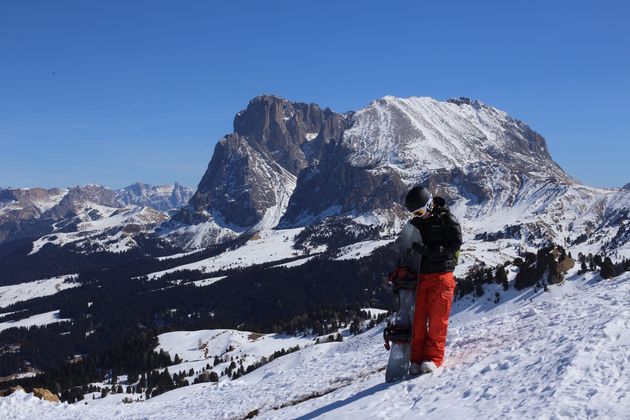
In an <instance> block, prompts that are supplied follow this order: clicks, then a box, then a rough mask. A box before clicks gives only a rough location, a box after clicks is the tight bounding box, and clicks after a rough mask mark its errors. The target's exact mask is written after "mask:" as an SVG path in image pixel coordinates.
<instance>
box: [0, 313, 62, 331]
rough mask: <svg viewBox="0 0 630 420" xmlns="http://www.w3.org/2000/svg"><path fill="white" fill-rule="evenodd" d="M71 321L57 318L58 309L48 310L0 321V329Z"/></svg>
mask: <svg viewBox="0 0 630 420" xmlns="http://www.w3.org/2000/svg"><path fill="white" fill-rule="evenodd" d="M66 321H72V320H71V319H67V318H59V311H58V310H57V311H50V312H46V313H43V314H37V315H33V316H29V317H28V318H24V319H20V320H17V321H7V322H0V331H4V330H6V329H9V328H20V327H27V328H28V327H32V326H34V325H48V324H54V323H56V322H66Z"/></svg>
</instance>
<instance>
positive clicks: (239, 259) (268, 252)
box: [149, 228, 304, 279]
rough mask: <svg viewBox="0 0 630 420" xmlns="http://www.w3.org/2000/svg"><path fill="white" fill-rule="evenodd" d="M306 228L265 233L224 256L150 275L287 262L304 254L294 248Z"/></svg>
mask: <svg viewBox="0 0 630 420" xmlns="http://www.w3.org/2000/svg"><path fill="white" fill-rule="evenodd" d="M302 229H303V228H298V229H285V230H265V231H261V232H260V233H258V234H257V236H255V237H254V238H252V239H251V240H250V241H248V242H247V243H246V244H245V245H243V246H242V247H240V248H236V249H234V250H229V251H226V252H223V253H222V254H220V255H217V256H214V257H210V258H206V259H204V260H201V261H195V262H193V263H189V264H185V265H180V266H178V267H174V268H170V269H168V270H163V271H158V272H155V273H151V274H149V278H153V279H156V278H159V277H160V276H163V275H164V274H166V273H171V272H173V271H177V270H201V271H204V272H206V273H211V272H214V271H218V270H224V269H228V268H238V267H249V266H252V265H256V264H262V263H267V262H271V261H278V260H283V259H286V258H291V257H295V256H299V255H302V254H303V253H304V252H303V251H298V250H296V249H295V248H293V243H294V241H295V236H296V235H297V234H298V233H300V232H301V231H302Z"/></svg>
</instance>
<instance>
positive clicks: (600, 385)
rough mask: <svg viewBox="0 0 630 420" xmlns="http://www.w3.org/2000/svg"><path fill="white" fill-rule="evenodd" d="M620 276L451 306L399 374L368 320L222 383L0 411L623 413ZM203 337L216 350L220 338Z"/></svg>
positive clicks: (628, 285) (22, 404)
mask: <svg viewBox="0 0 630 420" xmlns="http://www.w3.org/2000/svg"><path fill="white" fill-rule="evenodd" d="M629 280H630V274H629V273H626V274H624V275H623V276H620V277H618V278H616V279H614V280H611V281H598V278H597V277H596V276H593V275H589V276H586V277H572V278H570V279H569V280H567V281H566V282H565V283H564V284H563V285H561V286H555V285H554V286H551V290H552V292H550V293H544V295H541V296H540V297H536V298H534V299H533V300H532V301H530V300H529V299H519V298H518V297H514V298H513V299H511V300H510V301H509V303H508V304H507V305H506V306H505V307H506V308H507V309H508V310H507V312H506V311H504V310H492V309H489V308H487V309H483V308H482V309H481V310H476V311H469V312H466V311H459V312H457V313H454V314H453V318H452V321H453V322H452V323H451V326H450V329H449V336H448V344H447V355H446V363H445V366H444V367H443V368H441V369H440V370H438V371H437V372H436V373H434V374H432V375H428V376H421V377H418V378H415V379H410V380H407V381H402V382H399V383H394V384H385V383H384V373H383V371H382V370H383V368H384V366H385V363H386V360H387V352H386V351H385V350H384V349H383V347H382V337H381V333H382V329H381V328H374V329H372V330H369V331H367V332H366V333H363V334H360V335H358V336H355V337H349V338H348V337H347V338H346V339H345V341H343V342H340V343H326V344H320V345H315V346H310V347H307V348H305V349H303V350H301V351H298V352H296V353H292V354H289V355H287V356H284V357H281V358H278V359H276V360H274V361H272V362H270V363H268V364H267V365H264V366H262V367H260V368H259V369H257V370H255V371H253V372H251V373H249V374H247V375H245V376H243V377H241V378H239V379H237V380H234V381H222V382H220V383H219V384H198V385H193V386H190V387H185V388H179V389H177V390H174V391H171V392H167V393H164V394H162V395H159V396H157V397H155V398H153V399H151V400H149V401H148V402H143V403H135V404H123V405H117V406H114V407H112V406H90V405H81V404H76V405H67V404H49V403H45V404H44V403H41V402H40V401H38V400H34V399H33V398H32V397H29V396H25V395H24V394H20V393H18V394H16V395H14V396H11V397H8V398H3V399H0V417H3V418H34V417H37V418H58V419H65V418H88V419H92V418H94V419H96V418H129V419H140V418H143V419H144V418H152V419H153V418H157V419H166V418H173V417H177V418H180V419H189V418H190V419H192V418H199V417H204V418H243V417H245V416H246V415H247V414H249V413H251V412H253V411H254V410H258V411H257V413H258V417H257V418H261V419H285V418H303V419H308V418H315V417H317V418H344V419H365V418H409V419H411V418H418V417H421V416H422V417H426V418H429V419H431V418H439V419H443V418H475V417H477V418H488V419H499V418H501V419H504V418H508V419H511V418H514V419H521V418H541V419H552V418H553V419H561V418H591V417H602V418H627V417H628V416H629V415H630V409H629V408H628V407H630V389H629V384H628V379H627V375H626V372H627V370H628V368H630V329H629V328H628V327H630V281H629ZM565 286H569V287H565ZM503 305H505V304H503ZM501 306H502V305H499V306H498V307H501ZM498 307H497V308H498ZM477 309H479V308H477ZM178 334H179V336H178V335H173V336H165V337H164V343H166V344H167V345H168V346H169V348H172V349H177V350H178V351H180V352H181V353H182V354H186V355H187V357H198V355H199V353H198V351H199V350H198V348H195V346H194V345H192V343H193V342H194V341H195V339H198V338H200V336H203V337H209V336H207V335H204V334H211V333H209V332H206V333H202V332H196V333H195V334H188V335H187V336H182V335H181V334H182V332H179V333H178ZM215 342H216V343H217V349H220V348H221V347H222V346H223V345H226V342H225V341H224V342H221V341H220V340H219V341H215ZM160 343H161V345H162V337H161V341H160ZM187 352H189V353H187ZM180 357H181V355H180Z"/></svg>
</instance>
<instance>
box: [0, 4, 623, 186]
mask: <svg viewBox="0 0 630 420" xmlns="http://www.w3.org/2000/svg"><path fill="white" fill-rule="evenodd" d="M629 4H630V2H627V1H588V2H586V1H584V2H583V1H553V2H552V1H527V2H525V1H522V2H512V1H495V2H483V1H479V2H477V1H441V2H437V1H389V0H388V1H365V0H363V1H341V0H338V1H264V2H263V1H247V2H245V1H231V0H230V1H222V2H219V1H198V2H195V1H169V2H167V1H135V0H134V1H102V2H96V1H40V2H36V1H3V2H1V3H0V186H4V187H6V186H14V187H26V186H44V187H51V186H70V185H77V184H84V183H90V182H92V183H99V184H104V185H108V186H112V187H123V186H126V185H128V184H130V183H132V182H134V181H138V180H142V181H145V182H148V183H152V184H160V183H172V182H175V181H179V182H181V183H183V184H186V185H190V186H196V185H197V183H198V182H199V180H200V179H201V176H202V175H203V172H204V170H205V168H206V166H207V164H208V162H209V160H210V157H211V155H212V151H213V149H214V145H215V143H216V141H217V140H218V139H219V138H220V137H222V136H223V135H224V134H226V133H229V132H231V131H232V120H233V117H234V114H235V113H236V112H238V111H239V110H240V109H242V108H243V107H245V106H246V104H247V102H248V101H249V99H250V98H252V97H254V96H256V95H259V94H262V93H275V94H278V95H281V96H284V97H287V98H289V99H292V100H297V101H303V102H316V103H319V104H320V105H322V106H328V107H331V108H332V109H334V110H336V111H347V110H352V109H358V108H360V107H362V106H365V105H367V104H368V103H369V102H370V101H371V100H372V99H374V98H378V97H381V96H384V95H388V94H389V95H396V96H432V97H435V98H437V99H447V98H449V97H456V96H468V97H472V98H478V99H481V100H482V101H484V102H486V103H488V104H490V105H493V106H495V107H498V108H500V109H503V110H505V111H507V112H509V113H510V114H511V115H513V116H514V117H516V118H519V119H522V120H524V121H525V122H527V123H528V124H529V125H530V126H531V127H532V128H533V129H535V130H536V131H538V132H540V133H541V134H542V135H543V136H544V137H545V138H546V139H547V142H548V144H549V147H550V150H551V153H552V156H553V157H554V158H555V159H556V161H558V162H559V163H560V164H561V165H562V166H563V168H564V169H565V170H566V171H567V172H568V173H569V174H571V175H573V176H574V177H576V178H578V179H580V180H581V181H583V182H585V183H587V184H590V185H595V186H621V185H623V184H625V183H627V182H630V169H629V167H630V165H629V164H628V161H629V160H630V159H629V157H630V24H629V22H630V6H629Z"/></svg>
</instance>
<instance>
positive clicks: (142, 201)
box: [0, 182, 193, 243]
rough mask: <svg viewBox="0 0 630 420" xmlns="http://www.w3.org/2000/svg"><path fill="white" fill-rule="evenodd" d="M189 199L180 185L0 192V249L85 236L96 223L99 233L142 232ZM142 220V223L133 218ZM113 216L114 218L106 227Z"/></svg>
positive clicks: (27, 189) (185, 188)
mask: <svg viewBox="0 0 630 420" xmlns="http://www.w3.org/2000/svg"><path fill="white" fill-rule="evenodd" d="M192 193H193V192H192V190H191V189H190V188H188V187H185V186H183V185H179V184H175V185H162V186H152V185H148V184H144V183H141V182H139V183H135V184H133V185H130V186H128V187H126V188H122V189H118V190H114V189H110V188H107V187H103V186H100V185H92V184H91V185H85V186H76V187H72V188H52V189H44V188H9V189H0V243H2V242H10V241H14V240H17V239H21V238H30V237H40V236H43V235H47V234H52V233H55V234H59V235H60V234H69V233H76V232H78V231H81V232H82V234H84V233H85V232H87V231H90V230H92V229H90V228H89V225H90V224H97V225H98V223H97V222H98V221H100V222H99V223H100V224H101V225H102V226H101V227H102V229H103V230H107V228H125V227H126V226H129V225H130V224H131V223H134V225H135V226H136V228H135V230H138V229H139V228H140V227H141V229H144V228H145V227H148V226H154V225H156V224H157V223H159V222H162V221H165V220H167V219H168V218H169V212H170V211H173V210H175V209H178V208H180V207H181V206H183V205H185V204H186V203H187V202H188V200H189V199H190V197H191V196H192ZM141 214H142V215H143V217H138V216H139V215H141ZM112 216H117V217H116V219H112V220H109V221H105V220H106V219H109V218H111V217H112ZM96 230H99V229H96ZM99 233H104V232H100V230H99Z"/></svg>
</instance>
